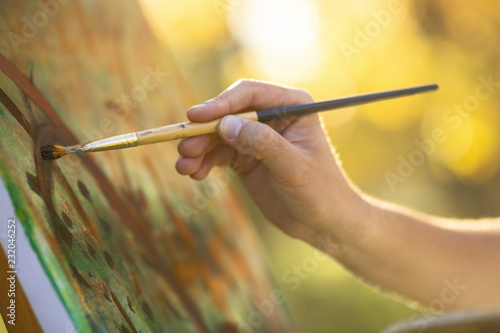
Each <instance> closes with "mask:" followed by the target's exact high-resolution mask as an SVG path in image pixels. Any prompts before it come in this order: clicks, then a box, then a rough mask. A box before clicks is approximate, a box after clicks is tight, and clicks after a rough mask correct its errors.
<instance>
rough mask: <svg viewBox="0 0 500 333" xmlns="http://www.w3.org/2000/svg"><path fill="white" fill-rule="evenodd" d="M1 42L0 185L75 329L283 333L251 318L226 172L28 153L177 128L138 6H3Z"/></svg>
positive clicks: (240, 214) (247, 258) (168, 85)
mask: <svg viewBox="0 0 500 333" xmlns="http://www.w3.org/2000/svg"><path fill="white" fill-rule="evenodd" d="M0 36H1V38H0V53H1V55H0V65H1V68H2V71H1V72H0V172H1V176H2V179H3V180H4V183H5V184H6V186H7V188H8V190H9V193H10V196H11V198H12V200H13V203H14V206H15V208H16V213H17V215H18V217H19V218H20V220H21V222H22V224H23V227H24V229H25V230H26V233H27V234H28V237H29V239H30V241H31V245H32V246H33V248H34V249H35V251H36V252H37V254H38V256H39V260H40V261H41V263H42V265H43V267H44V268H45V270H46V273H47V274H48V275H49V277H50V279H51V281H52V283H53V285H54V287H55V289H56V290H57V292H58V294H59V296H60V298H61V300H62V301H63V303H64V305H65V306H66V308H67V310H68V312H69V314H70V316H71V318H72V320H73V322H74V325H75V327H76V328H77V330H78V331H79V332H91V331H100V332H118V331H121V332H198V331H199V332H236V331H238V330H239V331H245V332H246V331H255V332H277V331H287V332H290V331H293V330H292V329H291V327H290V320H289V318H288V315H287V313H286V311H284V310H283V309H282V307H281V306H278V305H276V306H274V307H273V311H272V313H270V314H269V316H264V315H261V314H259V312H258V310H257V308H256V305H255V304H257V303H258V302H262V301H263V300H268V299H270V298H271V296H273V297H274V298H276V297H275V296H277V295H276V293H275V292H274V291H275V290H274V288H273V286H272V283H270V281H269V275H268V273H267V270H266V267H265V263H264V261H263V259H262V253H261V251H260V249H259V246H258V241H257V239H256V237H255V235H254V231H253V229H252V227H251V224H250V221H249V219H248V218H247V217H246V216H247V212H246V211H245V207H244V206H243V205H242V204H241V203H240V200H239V198H238V196H237V193H236V191H235V190H234V189H233V188H232V187H231V186H230V185H229V180H230V178H231V172H230V171H228V170H219V172H218V173H215V174H214V175H213V176H212V177H211V178H209V179H208V180H207V181H204V182H201V183H198V182H195V181H192V180H190V179H189V178H186V177H181V176H179V175H177V174H176V173H175V170H174V163H175V160H176V159H177V156H178V155H177V152H176V144H175V143H164V144H157V145H151V146H146V147H138V148H132V149H126V150H119V151H112V152H104V153H95V154H93V155H90V154H89V155H80V156H67V157H65V158H63V159H60V160H57V161H54V162H47V161H43V160H42V159H41V157H40V154H39V149H40V146H41V145H44V144H47V143H55V144H61V145H71V144H76V143H79V142H84V141H90V140H94V139H99V138H102V137H105V136H111V135H116V134H122V133H127V132H133V131H138V130H142V129H146V128H150V127H158V126H162V125H166V124H170V123H175V122H180V121H184V120H185V115H184V113H185V110H186V108H187V107H189V106H190V105H193V104H195V103H196V101H195V100H194V98H193V97H192V94H191V92H190V90H189V84H188V83H187V82H186V81H185V80H184V79H183V77H182V75H181V70H180V69H179V68H177V67H176V65H175V62H174V60H173V59H172V56H171V55H170V54H169V52H168V49H167V48H166V47H165V46H164V45H160V44H159V43H158V42H157V41H156V39H155V38H154V36H153V34H152V33H151V32H150V30H149V27H148V26H147V24H146V21H145V20H144V18H143V16H142V14H141V10H140V8H139V6H138V5H137V4H136V3H135V2H134V1H133V0H122V1H97V0H86V1H76V0H73V1H67V0H52V1H15V0H8V1H2V2H1V3H0ZM278 296H279V295H278Z"/></svg>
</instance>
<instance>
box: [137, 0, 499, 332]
mask: <svg viewBox="0 0 500 333" xmlns="http://www.w3.org/2000/svg"><path fill="white" fill-rule="evenodd" d="M140 1H141V4H142V5H143V9H144V12H145V14H146V16H147V17H148V18H149V21H150V24H151V26H152V28H153V30H155V32H156V33H157V35H158V38H159V39H161V40H162V41H163V42H164V43H165V45H166V47H167V48H168V49H169V50H170V51H171V52H172V54H173V55H174V56H175V58H176V59H177V61H178V63H179V65H180V67H181V69H182V71H183V72H184V74H185V76H186V77H187V78H188V80H189V82H190V83H191V84H192V87H193V89H194V92H195V94H196V96H197V99H198V100H199V102H202V101H204V100H206V99H209V98H212V97H214V96H216V95H218V94H219V93H220V92H221V91H222V90H223V89H225V88H226V87H228V86H229V85H231V84H232V83H233V82H234V81H236V80H237V79H239V78H243V77H247V78H256V79H262V80H272V81H276V82H280V83H284V84H290V85H295V86H298V87H302V88H305V89H307V90H309V92H310V93H311V94H312V95H313V97H314V98H315V100H323V99H330V98H335V97H340V96H344V95H351V94H356V93H365V92H371V91H377V90H384V89H392V88H399V87H404V86H409V85H414V84H423V83H428V82H436V83H438V84H439V85H440V87H441V88H440V90H439V91H438V92H437V93H431V94H426V95H420V96H415V97H409V98H404V99H399V100H395V101H389V102H383V103H379V104H372V105H368V106H363V107H358V108H352V109H346V110H340V111H334V112H330V113H327V114H324V116H323V117H324V120H325V123H326V126H327V129H328V131H329V135H330V137H331V139H332V142H333V143H334V144H335V146H336V148H337V151H338V152H339V154H340V158H341V160H342V161H343V167H344V168H345V170H346V172H347V174H348V175H349V177H350V178H351V179H352V181H353V182H354V183H355V184H356V185H357V186H358V187H359V188H361V189H362V190H363V191H364V192H366V193H369V194H371V195H373V196H375V197H378V198H381V199H384V200H387V201H391V202H396V203H399V204H402V205H405V206H408V207H411V208H413V209H415V210H419V211H422V212H426V213H429V214H436V215H440V216H448V217H463V218H477V217H487V216H500V201H499V199H498V198H499V197H500V186H499V185H500V173H499V163H500V146H499V145H500V140H499V135H500V132H499V129H500V117H499V114H500V113H499V106H500V105H499V104H500V98H499V96H500V94H499V90H500V68H499V53H500V52H499V50H500V48H499V47H498V46H497V43H498V37H499V36H498V33H499V31H500V11H498V10H497V8H494V7H493V6H494V5H493V3H492V2H491V1H476V2H470V1H463V0H458V1H453V2H449V1H443V0H432V1H430V0H425V1H415V2H413V1H400V0H370V1H368V0H345V1H328V0H190V1H178V0H176V1H174V0H140ZM138 52H140V50H139V51H138ZM496 82H499V83H496ZM255 214H256V220H257V221H260V220H262V219H260V218H258V212H255ZM257 227H258V229H259V231H260V233H261V235H262V243H263V246H264V247H265V248H266V250H267V253H268V255H269V266H270V268H271V270H272V272H273V274H274V277H275V279H276V282H277V284H278V286H279V287H280V288H281V289H282V290H283V291H284V292H285V293H286V296H287V299H288V302H289V307H290V311H291V313H292V316H293V318H294V320H295V323H296V325H297V327H298V330H299V331H300V332H336V331H338V332H373V331H376V330H379V329H381V328H382V327H384V326H386V325H388V324H390V323H392V322H394V321H398V320H405V319H410V318H413V317H415V316H417V315H420V314H422V313H424V312H425V309H422V308H421V307H418V306H417V304H415V303H412V302H408V301H404V300H401V299H397V298H395V297H394V296H392V295H388V294H386V293H382V292H379V291H376V290H375V289H373V288H371V287H369V286H366V285H365V284H363V283H362V282H360V281H359V280H357V279H356V278H354V277H353V276H351V275H350V274H349V273H348V272H346V271H345V270H344V269H343V268H342V267H340V266H339V265H337V264H336V263H334V262H333V261H331V260H323V261H318V260H317V258H316V257H315V256H314V250H313V249H312V248H311V247H309V246H307V245H305V244H303V243H301V242H299V241H294V240H291V239H289V238H287V237H286V236H284V235H282V234H281V233H280V232H278V231H277V230H275V229H274V228H273V227H272V226H270V225H269V224H267V223H261V222H257ZM388 241H390V240H388ZM294 266H299V267H300V266H302V267H304V268H306V270H305V271H304V270H303V274H302V275H301V276H299V275H298V274H296V273H294V271H293V269H294ZM304 272H305V273H304Z"/></svg>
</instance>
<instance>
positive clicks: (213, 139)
mask: <svg viewBox="0 0 500 333" xmlns="http://www.w3.org/2000/svg"><path fill="white" fill-rule="evenodd" d="M219 143H220V138H219V136H218V135H216V134H210V135H202V136H196V137H192V138H186V139H182V140H181V141H180V142H179V145H178V146H177V151H178V152H179V154H181V155H182V156H184V157H197V156H200V155H201V154H203V153H205V152H209V151H211V150H212V149H214V148H215V146H216V145H218V144H219Z"/></svg>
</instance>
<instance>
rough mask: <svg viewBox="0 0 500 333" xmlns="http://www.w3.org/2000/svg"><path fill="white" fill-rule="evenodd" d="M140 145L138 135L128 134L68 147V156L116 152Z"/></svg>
mask: <svg viewBox="0 0 500 333" xmlns="http://www.w3.org/2000/svg"><path fill="white" fill-rule="evenodd" d="M138 144H139V141H138V140H137V134H136V133H128V134H122V135H117V136H112V137H110V138H106V139H102V140H96V141H91V142H87V143H85V144H83V145H76V146H69V147H66V152H67V153H68V154H72V153H86V152H95V151H104V150H114V149H122V148H129V147H136V146H137V145H138Z"/></svg>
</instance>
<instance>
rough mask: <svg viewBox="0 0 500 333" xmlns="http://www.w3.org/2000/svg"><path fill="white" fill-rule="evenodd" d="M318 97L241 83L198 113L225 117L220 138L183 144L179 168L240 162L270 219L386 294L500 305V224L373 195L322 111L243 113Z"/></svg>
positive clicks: (197, 116)
mask: <svg viewBox="0 0 500 333" xmlns="http://www.w3.org/2000/svg"><path fill="white" fill-rule="evenodd" d="M312 100H313V99H312V98H311V96H310V95H309V94H308V93H307V92H306V91H304V90H300V89H295V88H291V87H285V86H280V85H276V84H271V83H266V82H260V81H254V80H240V81H238V82H236V83H235V84H233V85H232V86H231V87H229V88H228V89H227V90H226V91H224V92H223V93H221V94H220V95H219V96H218V97H216V98H214V99H211V100H209V101H207V102H205V103H203V104H201V105H197V106H194V107H192V108H190V109H189V110H188V113H187V116H188V118H189V119H190V120H191V121H197V122H201V121H209V120H213V119H217V118H222V117H224V118H223V119H222V120H221V122H220V123H219V127H218V134H213V135H207V136H200V137H195V138H188V139H183V140H182V141H180V143H179V146H178V151H179V153H180V158H179V160H178V161H177V164H176V169H177V171H178V172H179V173H180V174H182V175H189V176H190V177H192V178H193V179H197V180H201V179H204V178H205V177H206V176H207V175H208V173H209V172H210V170H211V169H212V168H214V167H216V166H220V165H227V164H231V166H232V167H233V168H234V169H235V170H236V171H237V172H238V173H239V174H240V176H241V179H242V181H243V183H244V185H245V186H246V189H247V191H248V192H249V194H250V195H251V196H252V198H253V199H254V201H255V202H256V203H257V205H258V206H259V207H260V209H261V210H262V212H263V213H264V214H265V215H266V217H267V218H268V219H269V221H271V222H272V223H274V224H275V225H276V226H277V227H278V228H280V229H281V230H282V231H283V232H285V233H286V234H288V235H290V236H291V237H294V238H298V239H301V240H303V241H305V242H308V243H310V244H312V245H313V246H316V247H317V248H319V249H320V250H323V251H325V252H327V253H328V254H330V255H331V256H332V257H333V258H334V259H335V260H337V261H339V262H340V263H341V264H343V265H344V266H345V267H346V268H347V269H349V270H350V271H352V272H353V273H355V274H356V275H358V276H359V277H361V278H362V279H364V280H365V281H368V282H370V283H372V284H374V285H376V286H379V287H381V288H383V289H386V290H389V291H392V292H396V293H398V294H400V295H402V296H404V297H407V298H409V299H412V300H416V301H418V302H420V303H421V304H422V305H424V306H428V307H430V308H432V309H435V310H438V311H448V310H455V309H471V308H476V309H477V308H483V309H484V308H492V307H500V288H499V286H500V264H499V263H500V223H499V220H498V219H491V220H477V221H465V220H451V219H443V218H438V217H433V216H427V215H424V214H420V213H417V212H414V211H411V210H409V209H406V208H404V207H399V206H396V205H391V204H388V203H384V202H380V201H377V200H375V199H373V198H370V197H368V196H366V195H365V194H363V193H361V192H360V191H359V190H358V189H356V188H355V187H354V186H353V185H352V184H351V182H350V181H349V180H348V179H347V177H346V176H345V174H344V172H343V171H342V169H341V167H340V163H339V161H338V160H337V158H336V155H335V152H334V149H333V147H332V145H331V144H330V142H329V140H328V137H327V136H326V135H325V131H324V129H323V127H322V124H321V121H320V118H319V117H318V115H316V114H312V115H307V116H302V117H297V118H293V119H285V120H276V121H273V122H270V123H268V124H263V123H259V122H255V121H251V120H247V119H245V118H241V117H238V116H233V115H234V114H238V113H240V112H244V111H247V110H263V109H269V108H275V107H280V106H286V105H295V104H302V103H309V102H311V101H312ZM236 129H239V131H237V130H236ZM325 244H326V246H325Z"/></svg>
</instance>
